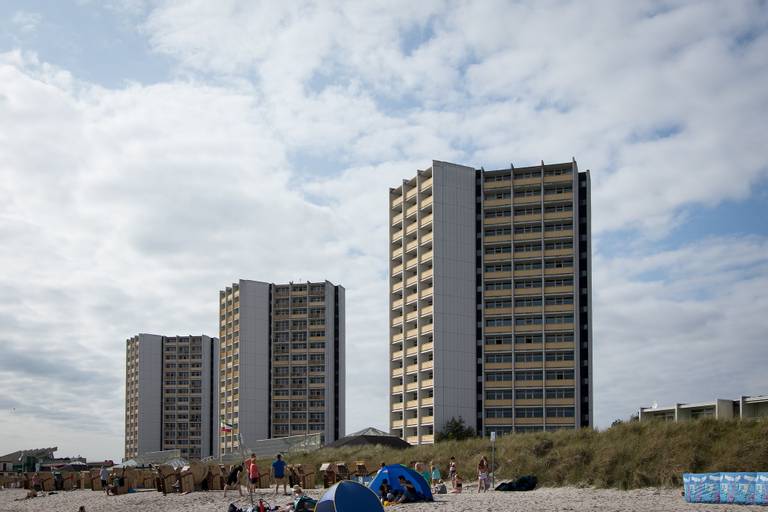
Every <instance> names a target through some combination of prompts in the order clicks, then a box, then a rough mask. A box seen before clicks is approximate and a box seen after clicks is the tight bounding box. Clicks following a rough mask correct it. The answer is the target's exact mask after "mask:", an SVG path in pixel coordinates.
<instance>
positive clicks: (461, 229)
mask: <svg viewBox="0 0 768 512" xmlns="http://www.w3.org/2000/svg"><path fill="white" fill-rule="evenodd" d="M432 180H433V181H432V191H433V192H432V193H433V204H432V210H433V221H432V223H433V233H434V235H433V241H432V246H433V276H434V277H433V283H434V288H433V319H434V327H433V329H434V334H433V338H434V344H435V349H434V369H433V375H434V406H433V407H434V431H435V432H439V431H440V430H442V428H443V426H444V425H445V423H446V422H447V421H448V420H449V419H451V418H452V417H456V418H458V417H462V418H463V419H464V420H465V422H466V424H468V425H470V426H473V425H474V423H475V415H476V386H477V382H476V379H477V377H476V368H475V359H476V357H475V343H476V342H475V337H476V336H475V333H476V330H475V323H476V320H475V316H476V305H475V296H476V291H475V288H476V284H475V272H476V270H475V251H476V249H475V243H476V242H475V238H476V235H475V170H474V169H473V168H472V167H467V166H463V165H456V164H450V163H446V162H439V161H434V162H433V163H432Z"/></svg>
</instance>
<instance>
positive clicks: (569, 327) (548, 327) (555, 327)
mask: <svg viewBox="0 0 768 512" xmlns="http://www.w3.org/2000/svg"><path fill="white" fill-rule="evenodd" d="M573 328H574V324H533V325H515V326H514V332H515V333H517V334H522V333H526V332H542V331H543V332H557V331H573ZM512 331H513V329H512V326H511V325H510V326H501V327H486V328H485V329H484V332H485V334H506V333H508V332H512Z"/></svg>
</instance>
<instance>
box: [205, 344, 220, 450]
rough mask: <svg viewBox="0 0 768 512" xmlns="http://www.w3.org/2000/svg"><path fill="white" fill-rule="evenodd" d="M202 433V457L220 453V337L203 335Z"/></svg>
mask: <svg viewBox="0 0 768 512" xmlns="http://www.w3.org/2000/svg"><path fill="white" fill-rule="evenodd" d="M202 345H203V357H202V359H203V361H202V365H203V367H202V369H201V370H202V371H201V379H200V380H201V387H202V392H201V393H202V398H203V401H202V406H201V411H200V416H201V418H202V421H201V424H202V425H201V426H202V429H201V430H202V435H201V446H200V458H205V457H210V456H218V454H219V438H218V432H219V391H218V390H219V386H218V382H219V350H220V349H219V339H218V338H211V337H209V336H202Z"/></svg>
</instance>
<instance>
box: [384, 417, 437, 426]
mask: <svg viewBox="0 0 768 512" xmlns="http://www.w3.org/2000/svg"><path fill="white" fill-rule="evenodd" d="M391 423H392V428H402V427H403V425H405V426H406V427H418V426H420V425H433V424H434V423H435V417H434V416H422V417H421V418H407V419H405V420H392V421H391Z"/></svg>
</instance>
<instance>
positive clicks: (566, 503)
mask: <svg viewBox="0 0 768 512" xmlns="http://www.w3.org/2000/svg"><path fill="white" fill-rule="evenodd" d="M273 493H274V490H272V492H271V493H270V492H269V491H268V490H266V489H262V490H261V491H260V492H257V493H255V494H254V498H255V499H258V498H259V497H262V498H264V499H266V500H267V501H268V502H270V503H276V504H278V505H286V504H288V503H289V502H290V497H286V496H282V495H280V496H277V497H276V496H275V495H274V494H273ZM322 493H323V490H322V489H316V490H310V491H308V494H309V495H310V496H312V497H315V498H318V497H319V496H320V495H322ZM24 495H25V491H23V490H18V489H7V490H2V491H0V511H3V512H5V511H13V512H27V511H29V512H40V511H46V512H77V510H78V508H79V507H80V505H84V506H85V510H86V512H122V511H140V512H208V511H211V512H213V511H217V512H226V510H227V508H228V506H229V503H233V502H234V503H236V504H237V505H238V506H239V507H245V506H246V505H247V504H249V503H250V501H249V499H248V498H247V497H245V498H239V497H238V495H237V492H235V493H234V494H231V493H227V497H226V498H224V492H223V491H210V492H196V493H191V494H186V495H180V494H169V495H168V496H163V495H162V494H160V493H159V492H156V491H144V490H142V491H139V492H136V493H132V494H125V495H122V496H105V495H104V493H103V492H95V491H88V490H86V491H80V490H77V491H69V492H59V493H57V494H54V495H50V496H45V497H38V498H33V499H30V500H25V501H14V500H15V499H16V498H21V497H24ZM386 510H387V511H391V512H394V511H398V512H405V511H408V512H427V511H443V510H445V511H456V512H458V511H462V512H467V511H474V512H503V511H508V510H509V511H525V512H537V511H542V512H545V511H546V512H553V511H582V510H584V511H588V510H608V511H616V512H629V511H648V512H650V511H654V512H659V511H670V512H672V511H681V512H682V511H693V510H704V511H707V510H708V511H715V510H717V511H725V510H733V511H741V512H747V511H762V512H768V508H766V507H759V506H743V505H703V504H689V503H686V502H685V501H684V500H683V497H682V496H680V491H679V490H677V489H637V490H632V491H617V490H612V489H588V488H587V489H580V488H574V487H558V488H542V489H536V490H535V491H531V492H495V491H489V492H487V493H481V494H478V493H476V492H472V491H470V492H466V493H463V494H448V495H437V496H435V502H434V503H417V504H408V505H397V506H392V507H387V508H386Z"/></svg>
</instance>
